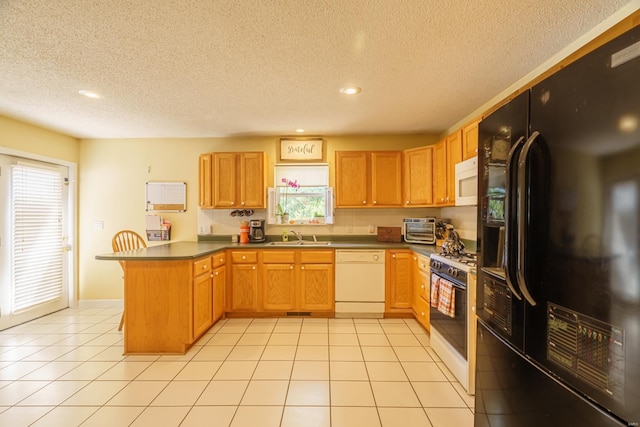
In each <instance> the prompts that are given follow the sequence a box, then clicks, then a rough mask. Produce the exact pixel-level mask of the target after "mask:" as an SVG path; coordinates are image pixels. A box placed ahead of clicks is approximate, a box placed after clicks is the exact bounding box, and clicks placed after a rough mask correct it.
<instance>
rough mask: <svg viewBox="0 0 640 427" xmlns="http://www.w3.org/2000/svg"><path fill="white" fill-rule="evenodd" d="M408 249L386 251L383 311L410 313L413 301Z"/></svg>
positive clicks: (410, 253) (410, 255)
mask: <svg viewBox="0 0 640 427" xmlns="http://www.w3.org/2000/svg"><path fill="white" fill-rule="evenodd" d="M412 255H413V252H412V251H410V250H388V251H387V253H386V263H387V266H386V298H385V312H387V313H406V314H410V313H411V303H412V302H413V281H412V277H413V274H412V269H413V261H412V259H413V258H412Z"/></svg>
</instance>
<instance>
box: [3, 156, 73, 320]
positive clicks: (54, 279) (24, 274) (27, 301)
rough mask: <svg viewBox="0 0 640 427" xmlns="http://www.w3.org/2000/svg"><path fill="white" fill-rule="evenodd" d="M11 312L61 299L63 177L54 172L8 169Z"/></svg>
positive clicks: (26, 167)
mask: <svg viewBox="0 0 640 427" xmlns="http://www.w3.org/2000/svg"><path fill="white" fill-rule="evenodd" d="M11 175H12V196H11V207H12V218H13V220H12V228H13V251H12V255H13V272H12V273H13V274H12V278H13V292H12V293H13V298H12V299H13V304H12V309H11V311H12V313H14V314H15V313H19V312H21V311H25V310H28V309H29V308H31V307H34V306H36V305H39V304H43V303H46V302H49V301H53V300H56V299H59V298H61V297H62V292H63V289H62V286H63V251H62V242H63V229H62V214H63V212H62V189H63V187H62V186H63V185H64V183H63V177H62V176H61V175H60V173H59V172H57V171H55V170H48V169H40V168H35V167H32V166H25V165H14V166H13V167H12V174H11Z"/></svg>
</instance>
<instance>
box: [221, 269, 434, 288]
mask: <svg viewBox="0 0 640 427" xmlns="http://www.w3.org/2000/svg"><path fill="white" fill-rule="evenodd" d="M213 274H215V275H216V276H217V275H218V274H220V272H219V271H216V272H215V273H213ZM423 288H424V286H423Z"/></svg>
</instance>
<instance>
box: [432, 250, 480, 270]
mask: <svg viewBox="0 0 640 427" xmlns="http://www.w3.org/2000/svg"><path fill="white" fill-rule="evenodd" d="M437 256H439V257H442V258H444V259H445V260H448V261H453V262H458V263H460V264H465V265H467V266H469V267H472V268H473V267H475V266H476V265H477V261H478V257H477V256H476V254H470V253H467V252H459V253H456V254H448V253H444V252H441V253H439V254H437Z"/></svg>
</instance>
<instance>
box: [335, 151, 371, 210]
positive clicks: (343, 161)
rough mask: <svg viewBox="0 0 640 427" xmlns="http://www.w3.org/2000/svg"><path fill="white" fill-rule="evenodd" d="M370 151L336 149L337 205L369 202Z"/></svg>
mask: <svg viewBox="0 0 640 427" xmlns="http://www.w3.org/2000/svg"><path fill="white" fill-rule="evenodd" d="M367 159H368V153H367V152H366V151H336V165H335V166H336V207H361V206H366V205H367V204H368V203H369V202H368V201H369V197H368V191H367V189H368V187H369V185H368V184H369V182H368V181H369V173H368V160H367Z"/></svg>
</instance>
